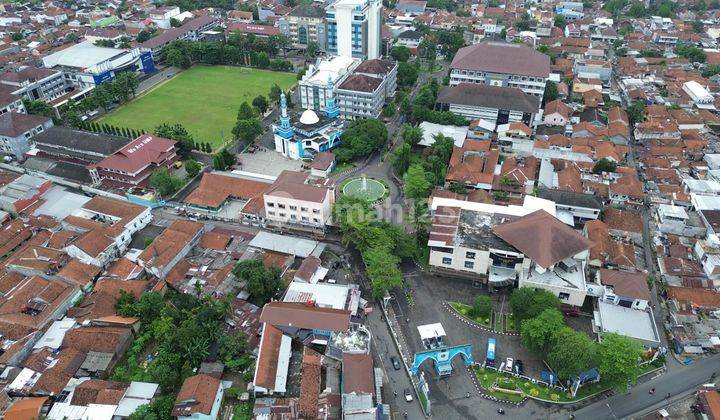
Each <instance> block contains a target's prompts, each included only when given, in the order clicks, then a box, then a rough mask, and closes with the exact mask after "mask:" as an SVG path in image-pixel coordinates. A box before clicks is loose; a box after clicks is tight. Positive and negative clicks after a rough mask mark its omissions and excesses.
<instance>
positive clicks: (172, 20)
mask: <svg viewBox="0 0 720 420" xmlns="http://www.w3.org/2000/svg"><path fill="white" fill-rule="evenodd" d="M170 26H171V27H173V28H179V27H181V26H182V22H180V21H179V20H177V19H175V18H174V17H173V18H170Z"/></svg>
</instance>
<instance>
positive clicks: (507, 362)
mask: <svg viewBox="0 0 720 420" xmlns="http://www.w3.org/2000/svg"><path fill="white" fill-rule="evenodd" d="M505 370H507V371H508V372H512V371H513V359H512V357H508V358H507V359H506V360H505Z"/></svg>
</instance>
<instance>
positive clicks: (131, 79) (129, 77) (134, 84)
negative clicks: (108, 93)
mask: <svg viewBox="0 0 720 420" xmlns="http://www.w3.org/2000/svg"><path fill="white" fill-rule="evenodd" d="M112 84H113V88H114V89H113V90H114V91H115V94H116V95H117V98H118V99H119V100H120V102H127V100H128V98H129V97H130V96H135V93H136V92H137V88H138V86H139V84H140V82H139V81H138V78H137V75H136V74H135V73H133V72H130V71H124V72H122V73H120V74H118V75H117V76H116V77H115V80H114V81H113V83H112Z"/></svg>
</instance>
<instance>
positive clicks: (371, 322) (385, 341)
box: [365, 304, 425, 419]
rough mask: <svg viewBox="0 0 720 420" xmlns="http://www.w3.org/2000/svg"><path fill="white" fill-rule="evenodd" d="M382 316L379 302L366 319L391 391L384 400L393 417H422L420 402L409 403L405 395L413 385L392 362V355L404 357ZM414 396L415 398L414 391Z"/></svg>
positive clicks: (376, 359) (379, 364)
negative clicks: (404, 391)
mask: <svg viewBox="0 0 720 420" xmlns="http://www.w3.org/2000/svg"><path fill="white" fill-rule="evenodd" d="M381 316H382V311H381V309H380V308H379V307H378V304H375V305H374V309H373V311H372V312H371V313H370V315H369V316H368V317H367V318H366V320H365V321H366V325H367V326H368V327H369V328H370V329H371V330H372V332H373V336H374V346H373V355H374V356H375V363H376V366H379V367H380V368H381V369H382V370H383V372H384V374H385V383H386V384H387V387H388V389H389V392H386V393H384V402H386V403H389V404H390V406H391V409H392V411H393V414H394V417H393V418H402V415H403V413H404V412H407V413H408V419H422V418H424V417H425V415H424V414H423V412H422V409H421V408H420V404H418V403H416V402H415V401H413V402H412V403H408V402H406V401H405V398H404V397H403V390H405V389H410V390H412V388H413V386H412V384H411V383H410V378H408V376H407V373H406V372H405V370H404V369H400V370H395V369H394V368H393V366H392V363H390V356H393V357H395V358H396V359H397V360H398V361H401V360H402V358H401V357H400V354H399V353H398V351H397V348H396V347H395V344H394V343H393V341H392V337H391V336H390V331H389V330H388V327H387V325H386V324H385V322H384V321H382V320H381V319H380V317H381ZM400 363H402V362H400ZM393 391H394V392H396V393H397V396H395V395H394V394H393ZM411 392H412V391H411ZM413 398H415V394H414V393H413Z"/></svg>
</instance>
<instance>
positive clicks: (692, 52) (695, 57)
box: [674, 44, 707, 63]
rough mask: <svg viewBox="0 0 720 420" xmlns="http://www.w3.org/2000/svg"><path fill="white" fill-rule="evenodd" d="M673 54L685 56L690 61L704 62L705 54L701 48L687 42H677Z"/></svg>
mask: <svg viewBox="0 0 720 420" xmlns="http://www.w3.org/2000/svg"><path fill="white" fill-rule="evenodd" d="M674 51H675V54H677V55H679V56H680V57H684V58H687V59H688V60H689V61H691V62H695V63H704V62H705V59H706V58H707V55H706V54H705V51H703V50H702V49H701V48H698V47H695V46H693V45H689V44H678V45H677V46H675V50H674Z"/></svg>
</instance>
